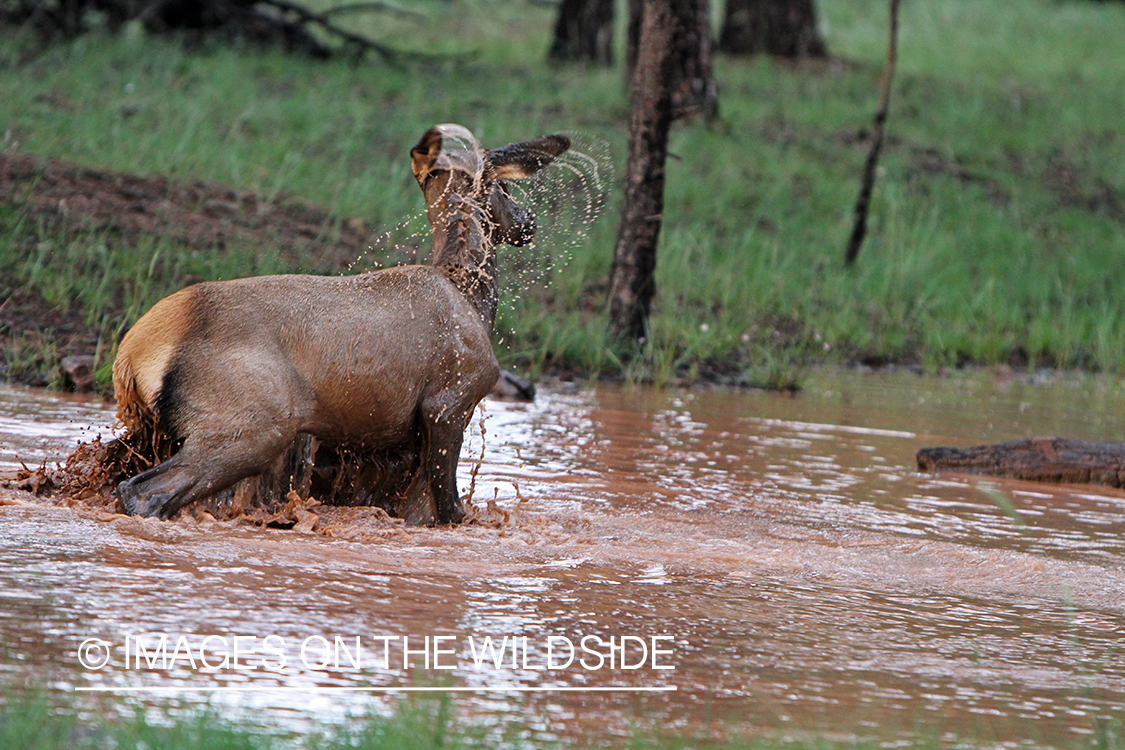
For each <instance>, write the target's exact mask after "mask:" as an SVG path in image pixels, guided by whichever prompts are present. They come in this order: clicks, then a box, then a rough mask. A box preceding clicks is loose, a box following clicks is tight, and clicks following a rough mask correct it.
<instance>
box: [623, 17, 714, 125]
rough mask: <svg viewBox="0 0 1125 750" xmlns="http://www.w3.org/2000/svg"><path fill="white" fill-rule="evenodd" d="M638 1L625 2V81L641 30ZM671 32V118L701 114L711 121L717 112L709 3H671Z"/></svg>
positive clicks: (630, 73)
mask: <svg viewBox="0 0 1125 750" xmlns="http://www.w3.org/2000/svg"><path fill="white" fill-rule="evenodd" d="M642 5H643V2H642V0H629V29H628V38H627V40H626V47H625V50H626V51H625V60H626V75H627V80H629V81H632V80H633V73H634V71H635V69H636V63H637V50H638V48H639V36H640V30H641V7H642ZM670 7H671V12H672V17H673V18H674V31H673V36H672V56H673V62H672V69H673V74H672V75H673V79H672V118H673V119H680V118H682V117H688V116H690V115H693V114H702V115H703V117H704V118H705V119H706V120H708V121H711V120H714V119H715V118H716V117H717V116H718V113H719V94H718V86H717V85H716V84H715V76H714V72H713V64H712V62H711V58H712V48H713V45H712V42H711V4H710V1H709V0H671V2H670Z"/></svg>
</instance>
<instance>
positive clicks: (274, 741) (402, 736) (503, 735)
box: [0, 696, 1122, 750]
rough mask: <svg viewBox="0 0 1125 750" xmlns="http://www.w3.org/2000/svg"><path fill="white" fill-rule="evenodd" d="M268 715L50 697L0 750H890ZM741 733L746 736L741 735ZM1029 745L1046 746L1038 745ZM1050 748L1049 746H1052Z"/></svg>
mask: <svg viewBox="0 0 1125 750" xmlns="http://www.w3.org/2000/svg"><path fill="white" fill-rule="evenodd" d="M263 724H264V722H263V718H262V716H261V715H255V716H250V715H247V719H246V720H244V721H233V720H231V719H228V718H224V717H223V716H221V715H220V714H219V713H218V712H216V711H214V710H209V709H188V710H186V711H181V712H179V713H177V714H175V715H171V714H159V715H147V716H146V714H145V712H143V711H140V710H138V711H137V712H136V713H134V714H132V715H131V716H130V717H128V718H124V719H121V718H117V719H114V718H107V717H106V716H105V715H104V714H100V715H98V716H97V718H95V716H94V714H91V713H79V712H76V711H75V710H74V708H73V707H71V708H69V709H67V708H59V707H54V708H52V707H51V704H50V703H49V702H48V701H47V700H46V699H44V698H43V697H42V696H40V697H39V698H37V699H36V698H27V699H22V700H15V701H13V702H11V703H8V704H7V705H4V704H0V747H4V748H6V749H8V750H104V749H108V748H113V750H143V749H147V748H160V750H403V749H404V748H410V750H431V749H432V750H438V749H439V748H442V749H444V750H461V749H464V750H470V749H473V748H482V749H483V748H487V749H488V750H498V749H501V748H503V749H504V750H509V749H510V750H519V749H525V750H530V749H531V748H534V749H535V750H550V748H560V749H561V748H566V747H620V748H633V749H635V750H683V749H684V748H696V749H697V750H865V749H867V748H871V749H872V750H874V748H878V747H882V746H885V745H884V744H880V743H879V742H877V741H876V740H874V739H871V740H865V741H861V740H850V741H849V740H842V739H835V740H830V739H825V738H816V737H813V736H809V735H807V734H801V733H799V731H796V730H790V731H788V732H786V733H785V734H780V733H779V734H776V735H774V736H770V737H759V738H757V739H727V740H721V739H716V738H715V737H714V736H712V735H711V734H710V733H708V732H705V731H703V730H696V731H695V732H693V731H692V730H685V729H684V728H682V727H681V728H680V729H679V731H676V732H674V733H671V732H670V733H661V734H653V733H646V732H639V731H638V732H635V733H634V734H633V736H632V738H631V739H624V738H622V739H620V740H618V741H607V738H606V737H605V736H604V735H596V737H597V738H596V739H594V738H587V739H583V740H575V739H574V736H577V735H580V733H581V732H580V730H578V729H577V728H575V727H570V728H568V729H567V735H566V736H564V737H556V736H554V735H553V734H550V733H549V730H548V733H545V730H543V729H542V728H539V729H535V728H532V726H531V724H532V722H530V721H529V722H527V723H526V724H521V723H520V722H518V721H516V722H509V723H508V724H507V725H504V726H496V725H494V724H485V723H479V722H477V723H474V722H473V721H470V720H468V719H466V718H464V717H461V716H459V715H458V712H457V710H456V707H455V705H454V704H453V703H451V702H450V701H449V700H448V698H442V697H433V698H429V699H416V700H408V701H403V702H401V703H399V704H397V706H396V707H395V708H394V709H393V710H392V711H391V712H390V713H371V714H369V715H366V716H358V717H351V718H349V719H347V720H345V721H340V722H338V723H335V722H328V723H323V724H320V725H314V727H313V728H311V729H309V730H307V731H300V732H298V731H295V730H292V729H284V728H281V727H276V728H273V729H270V728H269V727H268V726H264V725H263ZM732 732H735V733H737V729H732ZM1121 743H1122V736H1121V727H1120V725H1118V724H1117V723H1116V722H1111V721H1099V722H1098V723H1097V729H1096V731H1095V732H1093V733H1092V734H1091V735H1089V736H1084V737H1080V736H1075V737H1074V741H1073V743H1071V744H1069V745H1068V746H1069V747H1073V748H1075V750H1117V748H1120V747H1121ZM894 744H895V746H896V747H907V748H917V749H918V750H936V749H937V748H947V747H957V748H984V747H991V746H994V745H995V739H992V740H988V739H986V738H983V737H982V738H980V739H974V738H972V737H954V736H952V735H949V734H946V735H943V736H941V737H940V738H939V737H938V736H937V735H936V734H932V733H926V732H925V731H924V730H921V729H919V730H918V732H917V733H916V734H915V735H914V736H912V737H905V738H904V737H899V738H897V739H896V740H895V741H894ZM1027 746H1028V747H1035V746H1037V745H1036V744H1035V743H1034V742H1032V743H1031V744H1029V745H1027ZM1044 746H1046V745H1044Z"/></svg>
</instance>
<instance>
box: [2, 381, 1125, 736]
mask: <svg viewBox="0 0 1125 750" xmlns="http://www.w3.org/2000/svg"><path fill="white" fill-rule="evenodd" d="M544 391H545V392H544V393H543V394H542V395H541V397H540V399H539V400H538V401H537V402H536V403H534V404H530V405H522V404H504V403H496V402H489V403H488V404H487V421H486V422H485V424H486V439H485V443H484V444H483V445H482V443H481V437H480V433H481V430H480V427H479V424H478V423H477V422H474V428H473V429H472V430H471V431H470V434H469V436H468V440H467V442H466V447H465V450H464V451H463V454H462V456H463V461H462V466H461V475H460V486H461V488H462V490H467V489H468V488H469V486H470V484H472V485H473V494H474V504H475V505H476V506H477V507H478V509H483V511H484V512H492V513H495V515H494V516H493V518H494V519H495V520H496V521H497V522H496V523H494V524H491V525H486V524H476V525H470V526H465V527H461V528H455V529H427V528H422V529H418V528H406V527H402V526H400V525H397V524H389V525H388V526H387V528H386V530H385V531H384V532H383V533H380V534H378V535H375V534H367V535H364V536H362V538H359V539H349V538H348V536H347V533H346V531H345V530H346V528H347V523H348V519H347V518H346V517H344V516H341V518H340V519H339V523H340V529H341V533H340V534H339V535H337V536H334V537H325V536H318V535H316V534H302V533H298V532H294V531H292V530H290V531H282V530H276V529H268V528H258V527H252V526H248V525H246V524H240V523H236V522H213V521H209V520H207V519H203V520H196V519H193V518H186V519H183V520H180V521H176V522H161V521H155V520H150V519H139V518H130V517H123V516H118V515H112V514H106V513H102V514H98V513H93V512H80V511H76V510H74V509H67V508H54V507H44V506H42V505H37V504H33V503H32V502H31V501H30V500H29V499H28V497H27V496H26V495H23V494H20V493H14V492H9V493H6V494H4V495H0V497H4V498H6V500H5V501H6V502H10V503H18V504H15V505H9V506H6V507H0V528H2V533H0V559H3V560H4V561H5V565H4V566H3V567H0V600H2V601H0V639H2V642H3V643H4V644H5V649H6V650H5V652H4V658H3V660H2V661H0V682H4V683H7V682H14V681H18V680H23V679H28V678H29V677H34V678H37V679H40V680H47V681H50V682H51V683H52V684H55V685H60V686H76V687H103V688H104V687H117V688H120V687H136V686H148V687H153V688H160V689H162V690H163V689H167V690H170V691H171V695H170V696H169V695H165V694H161V693H147V694H142V695H134V697H133V699H134V700H138V701H144V702H150V703H160V702H163V701H166V700H169V699H175V700H179V701H183V702H187V703H190V702H192V701H195V700H204V698H201V697H200V696H199V695H198V694H195V693H191V692H188V691H190V690H192V689H196V688H199V687H201V686H214V685H223V686H228V687H253V688H255V689H260V690H264V691H265V692H231V693H222V694H218V695H212V696H211V700H212V702H213V703H215V704H217V705H227V704H229V705H230V706H232V707H235V708H242V709H250V708H253V709H262V708H269V709H271V711H270V712H269V713H259V714H257V716H258V717H259V720H261V721H263V722H266V723H274V722H276V721H282V722H285V723H288V724H290V725H292V726H294V727H302V726H307V724H308V723H309V722H313V721H321V720H324V719H325V718H331V717H343V716H344V715H345V713H346V712H347V711H348V710H351V709H355V708H357V707H359V706H361V705H367V702H368V701H371V700H375V701H381V700H385V697H384V696H382V695H380V694H376V695H375V696H374V697H368V696H367V695H366V694H356V693H343V694H341V693H317V694H313V697H312V698H310V697H309V696H310V693H309V690H310V689H311V688H313V687H321V688H324V687H336V688H357V687H371V686H373V687H385V686H418V685H433V684H448V685H451V686H453V687H458V688H479V689H480V690H478V691H475V692H468V693H466V694H464V695H461V696H460V697H458V698H456V699H455V705H457V706H458V707H459V708H460V710H462V711H463V712H464V713H466V714H467V715H468V717H469V718H470V720H481V721H499V720H500V719H501V718H503V717H513V716H519V717H524V718H525V719H526V721H527V723H528V724H529V725H530V726H531V727H532V728H533V729H534V730H537V731H539V732H540V733H542V734H543V735H545V736H549V735H557V736H564V737H569V738H572V739H578V738H581V739H586V740H608V739H612V738H615V737H620V736H622V735H625V734H628V733H629V732H630V731H631V729H632V728H634V727H640V728H641V729H642V730H645V729H648V728H654V729H658V730H659V731H662V732H663V733H666V734H681V735H691V736H699V735H704V736H708V735H709V736H716V737H721V736H739V735H762V734H767V735H771V736H773V735H776V733H777V732H778V731H782V732H787V733H789V732H801V733H810V734H815V735H820V736H830V737H839V738H850V737H870V738H873V739H876V740H879V741H883V742H887V743H894V742H897V741H900V740H902V739H904V738H906V737H909V736H913V734H914V733H915V732H917V731H918V730H919V729H920V730H921V731H923V732H925V733H929V734H931V735H932V736H934V737H946V738H948V737H953V736H962V737H963V736H966V735H968V736H969V737H971V738H973V739H975V740H977V741H983V742H988V743H989V744H994V745H1002V746H1011V747H1015V746H1017V745H1019V744H1021V742H1027V741H1034V742H1035V743H1038V744H1043V745H1058V744H1069V745H1073V744H1074V743H1075V742H1076V741H1079V742H1081V741H1084V740H1082V738H1083V736H1085V735H1087V734H1090V733H1091V732H1094V731H1095V730H1096V729H1097V727H1098V722H1100V721H1103V720H1104V719H1105V718H1106V717H1116V718H1117V719H1121V718H1122V717H1121V712H1122V708H1121V707H1122V706H1123V705H1125V656H1123V655H1122V654H1121V650H1120V634H1121V632H1122V629H1123V627H1125V565H1123V564H1122V560H1123V559H1125V557H1123V553H1125V534H1123V532H1125V493H1123V492H1121V491H1118V490H1111V489H1105V488H1092V487H1081V486H1072V487H1064V486H1055V485H1033V484H1029V483H1021V482H1016V481H1007V480H983V479H981V478H979V477H971V478H970V477H962V476H956V475H952V476H949V475H946V476H931V475H921V474H918V473H916V472H915V471H914V468H913V466H914V464H913V458H914V453H915V451H916V450H917V449H918V448H919V447H921V446H923V445H937V444H950V445H967V444H971V443H979V442H995V441H999V440H1005V439H1016V438H1024V437H1028V436H1031V435H1039V434H1065V435H1067V436H1070V437H1075V438H1085V439H1120V438H1121V437H1122V435H1121V433H1122V421H1121V419H1122V415H1125V393H1123V392H1122V389H1121V387H1120V383H1118V382H1116V381H1113V380H1104V379H1096V378H1078V377H1074V378H1070V377H1063V376H1059V377H1056V378H1053V379H1051V380H1050V381H1049V382H1045V383H1031V382H1022V381H1019V380H1017V381H1015V382H1008V381H994V380H993V379H992V378H991V376H990V375H988V374H985V373H978V374H976V375H971V376H955V377H950V378H945V379H924V378H919V377H916V376H913V375H907V374H889V375H870V374H869V375H863V374H857V373H838V372H825V373H818V374H815V375H814V376H813V378H812V382H811V383H810V386H809V388H808V389H807V390H806V391H804V392H803V393H802V394H800V395H798V396H797V397H781V396H777V395H775V394H769V393H752V392H751V393H744V392H732V391H720V390H714V391H709V390H708V391H699V392H680V391H652V390H643V389H637V390H626V389H621V388H617V387H607V386H599V387H598V388H596V389H593V390H580V389H568V388H565V387H556V388H554V389H550V388H547V389H544ZM3 393H4V398H3V399H0V408H3V409H4V410H5V415H4V417H3V419H4V421H3V422H0V429H2V430H3V432H4V433H5V434H4V435H3V437H2V441H3V443H4V444H5V445H7V444H9V442H10V441H11V440H12V439H14V438H15V437H16V436H17V435H23V434H31V433H33V432H36V431H38V432H39V433H40V434H52V435H54V436H56V437H57V438H58V439H59V440H60V442H59V443H58V444H57V445H58V448H57V451H58V453H57V454H56V455H61V454H63V453H65V452H66V450H67V447H66V446H65V445H64V444H63V443H64V442H65V440H73V439H74V437H77V436H78V433H77V431H75V430H74V427H76V426H77V422H75V424H73V425H70V427H69V428H67V427H66V425H65V424H63V425H60V424H59V422H60V421H63V422H65V420H66V419H67V417H66V416H65V409H63V410H60V409H59V408H58V407H55V406H51V407H50V408H40V407H38V406H33V405H34V404H36V403H46V402H40V399H45V398H47V399H49V398H51V397H45V396H40V395H38V394H33V393H31V392H11V391H5V392H3ZM73 408H74V409H75V410H76V412H77V411H78V410H81V414H82V417H83V418H84V419H89V418H90V417H91V415H92V414H96V413H99V412H98V410H97V409H96V407H92V406H80V405H79V404H77V403H75V405H74V407H73ZM16 409H21V410H22V411H21V412H20V413H19V416H18V417H17V416H16V415H15V414H14V410H16ZM36 410H38V411H40V412H41V416H32V415H31V414H32V412H34V411H36ZM100 413H101V414H106V412H100ZM91 421H96V419H94V420H91ZM36 425H40V426H36ZM67 429H70V430H71V431H70V432H67ZM64 435H67V436H68V437H66V438H65V439H64V438H63V436H64ZM481 455H483V458H482V460H481V462H480V468H479V471H478V472H476V473H475V475H474V474H473V465H474V461H473V459H474V458H475V457H477V456H481ZM9 456H10V454H5V456H4V457H3V461H4V462H5V463H6V465H7V467H11V468H14V465H13V462H12V459H10V458H9ZM517 488H518V489H517ZM997 492H999V493H1002V495H1003V496H1004V497H1006V498H1007V499H1008V501H1009V502H1010V505H1011V508H1010V510H1014V512H1016V513H1018V515H1019V517H1020V518H1021V519H1022V520H1023V522H1024V525H1023V526H1020V525H1018V524H1016V523H1014V522H1013V520H1012V517H1011V516H1010V514H1009V512H1007V511H1006V510H1005V509H1004V508H1001V507H998V505H997V503H996V502H995V500H994V496H995V494H996V493H997ZM22 503H29V504H26V505H25V504H22ZM489 505H491V506H492V509H493V510H492V511H489V510H488V507H489ZM341 511H343V512H346V513H362V512H368V511H365V510H364V509H341ZM357 523H360V522H359V521H357ZM360 525H361V526H362V523H360ZM158 634H168V635H169V636H170V637H171V639H172V642H175V639H176V638H177V637H180V636H183V637H185V638H187V639H188V643H189V645H190V644H191V643H194V641H192V640H191V639H193V638H196V639H198V638H201V637H203V636H206V635H215V636H219V637H224V638H227V639H228V641H229V640H230V639H233V638H234V637H235V636H247V637H257V638H262V637H264V636H266V635H275V636H277V637H278V639H280V640H279V643H283V644H284V647H283V648H282V649H281V650H282V651H284V652H285V653H286V655H287V656H288V657H289V661H288V662H287V664H286V666H285V667H284V668H281V669H267V668H264V667H263V666H262V664H264V662H263V663H260V664H259V668H257V669H255V670H246V671H239V670H235V669H233V668H226V669H214V670H207V669H203V668H202V667H198V665H197V668H193V667H192V666H191V665H190V664H188V663H187V662H186V661H185V660H184V659H182V658H181V659H180V660H178V661H173V663H171V664H163V663H160V662H156V663H155V664H153V665H149V664H148V663H146V662H142V663H141V664H140V666H139V668H138V666H137V664H136V663H135V662H134V664H132V665H131V666H127V665H126V664H125V662H124V661H123V651H122V648H123V646H124V643H125V639H126V637H127V636H131V637H137V636H140V637H142V638H143V637H145V636H146V635H147V637H149V638H150V639H153V640H151V641H150V642H149V645H150V646H152V645H153V644H155V642H156V641H155V638H156V636H157V635H158ZM336 636H340V637H341V638H342V640H343V643H344V645H345V646H346V647H347V648H348V649H351V652H354V651H355V650H356V640H355V639H356V638H359V639H360V640H361V642H362V643H361V644H360V645H362V646H363V647H364V648H370V649H371V650H370V651H364V653H365V654H368V657H370V656H371V655H372V654H374V655H375V656H376V657H377V658H373V659H372V658H367V659H366V661H363V663H362V664H361V665H360V666H359V667H354V666H353V663H352V662H347V661H345V662H343V663H332V664H329V665H325V666H323V667H318V665H317V664H316V663H314V664H312V665H311V666H308V665H306V664H304V663H303V662H301V660H300V653H299V652H300V646H301V644H303V643H306V642H307V641H308V639H309V638H310V637H312V638H314V641H312V643H313V646H314V647H315V648H314V651H315V654H314V656H315V658H314V659H313V660H314V661H317V660H319V659H321V658H322V657H324V656H326V655H327V654H328V652H329V651H330V650H331V649H332V648H333V647H335V646H336V643H335V641H334V638H335V637H336ZM401 636H406V637H408V638H409V639H410V640H409V648H411V649H418V652H417V653H415V654H414V655H413V656H412V666H411V667H410V668H404V666H403V663H402V658H403V653H402V641H401V640H391V641H389V643H390V646H389V647H388V648H389V652H388V653H389V658H388V659H387V660H386V661H384V660H383V659H382V656H383V651H382V648H383V645H382V644H384V643H386V642H387V641H379V640H378V638H380V637H386V638H391V639H395V638H400V637H401ZM426 636H430V637H431V641H430V644H431V647H432V646H433V645H434V644H435V641H433V640H432V639H433V638H434V637H436V636H450V637H451V638H450V639H449V640H446V641H440V644H441V648H447V649H451V650H452V651H451V652H449V653H443V654H440V655H436V656H435V654H434V653H433V650H432V648H431V652H430V653H429V654H428V655H425V656H424V655H423V654H422V653H421V652H422V650H423V648H424V647H423V645H422V644H423V639H424V638H425V637H426ZM504 636H509V637H519V638H524V637H526V638H527V641H526V642H524V641H517V642H516V643H517V650H516V651H515V652H513V656H514V657H516V658H515V662H514V663H513V662H512V659H511V658H502V659H501V660H500V662H499V663H497V662H496V661H494V660H492V659H491V658H489V659H483V660H480V663H479V664H478V663H477V660H476V659H474V656H475V655H476V654H477V652H475V651H474V649H477V648H478V647H479V646H480V644H481V641H482V639H483V638H484V637H491V638H492V639H493V640H494V641H497V642H499V640H500V639H502V638H503V637H504ZM586 636H597V637H602V638H605V639H608V638H609V637H611V636H615V637H617V638H620V637H622V636H631V637H635V638H638V639H641V640H642V641H643V642H644V643H645V644H646V647H647V649H648V651H649V654H650V656H651V652H652V651H653V649H654V648H659V649H668V650H669V651H670V653H669V654H667V655H664V654H661V655H660V656H659V659H658V661H657V663H655V664H654V662H653V660H652V659H651V658H650V659H648V660H645V661H644V664H643V665H642V666H639V667H638V668H636V669H624V668H622V666H621V663H620V662H617V663H615V664H612V665H611V664H609V663H608V660H607V661H606V663H604V664H603V665H601V668H599V669H591V668H588V667H584V666H582V665H581V664H580V663H579V662H577V661H575V662H574V663H571V664H570V665H568V666H567V667H565V668H559V669H538V668H537V667H542V666H546V665H548V664H549V662H547V659H548V654H547V651H546V647H547V645H548V643H549V642H551V643H553V644H555V645H556V646H558V645H559V644H561V643H562V641H561V640H557V638H559V637H565V638H569V639H570V640H571V641H572V642H573V643H575V644H577V643H579V642H580V639H581V638H583V637H586ZM661 636H670V638H668V639H667V640H660V641H656V642H654V641H653V640H652V638H653V637H661ZM316 637H323V638H325V639H326V640H325V642H324V643H323V644H321V642H320V641H316V640H315V638H316ZM551 637H556V640H554V641H550V639H551ZM87 638H100V639H103V640H104V641H106V642H107V643H109V644H112V646H113V647H114V649H115V650H114V651H113V659H112V660H111V663H110V664H109V665H107V666H106V667H105V668H102V669H98V670H93V669H87V668H84V667H83V666H82V665H81V663H80V662H79V660H78V657H79V651H78V649H79V644H80V643H82V641H84V640H85V639H87ZM470 639H475V640H472V641H471V642H470ZM243 643H244V645H247V644H248V645H249V646H254V645H255V643H258V644H260V641H257V642H251V641H244V642H243ZM522 643H526V644H528V645H527V652H526V654H525V653H524V652H523V651H520V650H519V648H520V646H519V644H522ZM628 644H629V649H630V650H629V651H628V659H631V660H635V661H634V663H637V662H640V661H642V660H641V659H640V658H639V651H638V650H637V649H639V646H638V645H637V644H638V641H628ZM322 646H323V648H322ZM169 648H171V642H170V643H169ZM603 651H604V649H603ZM554 653H555V654H556V655H557V654H558V653H559V652H558V651H555V652H554ZM345 656H346V655H345ZM525 656H526V662H525V661H523V659H524V658H525ZM270 658H273V659H276V657H272V656H271V657H270ZM427 658H430V659H431V661H430V663H429V668H427V666H426V662H425V660H426V659H427ZM443 660H444V661H443ZM595 661H596V660H594V659H593V657H590V658H589V659H588V661H587V663H588V664H593V663H594V662H595ZM439 663H444V664H452V665H453V666H454V667H455V668H454V669H450V670H443V669H438V668H437V666H436V665H437V664H439ZM558 663H559V662H558V661H556V662H555V665H556V666H557V664H558ZM298 665H299V666H298ZM665 665H667V666H674V669H656V668H655V666H665ZM274 666H276V663H274ZM540 686H561V687H565V688H583V689H586V688H609V687H615V688H630V687H648V688H672V687H674V688H675V691H674V692H672V691H670V692H649V693H635V692H633V693H631V692H562V691H548V692H526V693H522V694H514V695H513V694H508V693H502V692H489V691H488V690H485V689H484V688H497V687H507V688H519V689H529V688H536V687H540ZM177 691H178V692H177ZM498 717H499V718H498Z"/></svg>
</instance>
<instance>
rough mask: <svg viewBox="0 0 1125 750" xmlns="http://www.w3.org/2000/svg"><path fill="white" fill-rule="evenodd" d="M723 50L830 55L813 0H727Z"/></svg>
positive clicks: (728, 52)
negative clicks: (818, 28) (821, 36)
mask: <svg viewBox="0 0 1125 750" xmlns="http://www.w3.org/2000/svg"><path fill="white" fill-rule="evenodd" d="M719 50H720V51H721V52H726V53H727V54H731V55H755V54H759V53H762V52H764V53H766V54H767V55H776V56H778V57H824V56H825V55H826V54H828V50H827V48H826V47H825V46H824V40H823V39H821V38H820V33H819V31H818V30H817V28H816V6H815V5H814V1H813V0H727V10H726V14H725V16H724V17H723V30H722V34H721V35H720V36H719Z"/></svg>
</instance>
